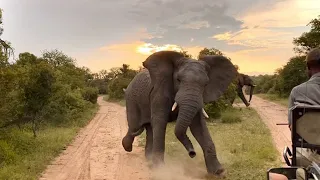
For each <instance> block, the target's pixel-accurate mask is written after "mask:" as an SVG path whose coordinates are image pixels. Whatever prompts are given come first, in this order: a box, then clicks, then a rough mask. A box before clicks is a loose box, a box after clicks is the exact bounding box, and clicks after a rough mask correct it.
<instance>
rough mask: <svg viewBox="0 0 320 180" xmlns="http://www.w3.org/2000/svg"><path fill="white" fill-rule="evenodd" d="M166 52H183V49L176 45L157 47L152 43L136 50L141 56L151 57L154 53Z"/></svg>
mask: <svg viewBox="0 0 320 180" xmlns="http://www.w3.org/2000/svg"><path fill="white" fill-rule="evenodd" d="M164 50H171V51H178V52H180V51H182V48H181V47H180V46H178V45H175V44H165V45H163V46H156V45H153V44H151V43H144V44H142V45H140V46H138V47H137V48H136V51H137V52H138V53H140V54H144V55H150V54H152V53H155V52H158V51H164Z"/></svg>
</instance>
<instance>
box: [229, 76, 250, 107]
mask: <svg viewBox="0 0 320 180" xmlns="http://www.w3.org/2000/svg"><path fill="white" fill-rule="evenodd" d="M237 80H238V82H237V94H238V96H239V97H240V99H241V100H242V102H243V103H244V104H245V105H246V106H247V107H248V106H250V101H251V99H252V94H253V90H254V87H255V86H256V85H254V83H253V80H252V79H251V78H250V76H248V75H246V74H241V73H239V74H238V79H237ZM244 85H246V86H250V93H249V102H248V101H247V99H246V98H245V96H244V94H243V91H242V88H243V86H244ZM233 101H234V99H233V100H232V102H231V104H233Z"/></svg>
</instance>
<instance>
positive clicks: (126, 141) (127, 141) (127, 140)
mask: <svg viewBox="0 0 320 180" xmlns="http://www.w3.org/2000/svg"><path fill="white" fill-rule="evenodd" d="M133 140H134V137H131V136H128V135H126V136H125V137H124V138H123V139H122V146H123V148H124V149H125V150H126V151H127V152H131V151H132V143H133Z"/></svg>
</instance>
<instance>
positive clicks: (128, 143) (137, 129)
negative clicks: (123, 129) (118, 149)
mask: <svg viewBox="0 0 320 180" xmlns="http://www.w3.org/2000/svg"><path fill="white" fill-rule="evenodd" d="M129 103H130V102H129ZM129 103H128V104H127V107H126V108H127V120H128V126H129V128H128V132H127V134H126V135H125V136H124V137H123V138H122V146H123V148H124V149H125V150H126V151H127V152H131V151H132V143H133V141H134V137H135V136H138V135H140V134H141V133H142V132H143V130H144V128H143V127H142V126H141V125H140V119H141V115H140V111H139V109H138V107H137V106H135V105H134V104H131V106H130V105H129Z"/></svg>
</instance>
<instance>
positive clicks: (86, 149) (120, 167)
mask: <svg viewBox="0 0 320 180" xmlns="http://www.w3.org/2000/svg"><path fill="white" fill-rule="evenodd" d="M98 104H99V105H100V109H99V111H98V113H97V114H96V116H95V117H94V118H93V119H92V120H91V122H90V123H89V124H88V125H87V126H86V127H85V128H83V129H82V130H81V131H80V132H79V133H78V135H77V137H76V138H75V140H74V141H73V142H72V143H71V144H70V145H69V146H68V147H67V149H66V150H65V151H63V152H62V153H61V155H60V156H59V157H57V158H56V159H55V160H54V161H53V162H52V164H50V165H49V166H48V167H47V169H46V170H45V172H44V173H43V174H42V176H41V177H40V180H65V179H68V180H74V179H77V180H80V179H81V180H91V179H97V180H98V179H99V180H102V179H104V180H136V179H137V180H147V179H150V172H149V169H148V167H147V163H146V161H145V158H144V153H143V152H144V149H143V148H141V147H138V146H137V138H136V139H135V142H134V147H133V151H132V152H131V153H127V152H125V151H124V149H123V147H122V145H121V139H122V137H123V136H124V135H125V134H126V130H127V124H126V115H125V114H126V113H125V108H124V107H121V106H120V105H117V104H114V103H108V102H105V101H103V100H102V97H99V98H98Z"/></svg>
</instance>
